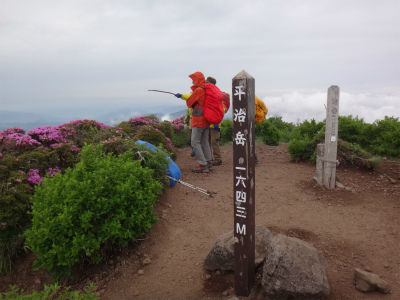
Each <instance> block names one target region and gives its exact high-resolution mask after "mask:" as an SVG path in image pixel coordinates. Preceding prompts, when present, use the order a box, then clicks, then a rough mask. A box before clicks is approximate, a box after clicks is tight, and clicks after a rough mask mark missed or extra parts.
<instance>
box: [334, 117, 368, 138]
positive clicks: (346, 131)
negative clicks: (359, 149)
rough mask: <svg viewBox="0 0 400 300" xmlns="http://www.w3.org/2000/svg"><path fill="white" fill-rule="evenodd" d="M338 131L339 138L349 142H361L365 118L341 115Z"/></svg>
mask: <svg viewBox="0 0 400 300" xmlns="http://www.w3.org/2000/svg"><path fill="white" fill-rule="evenodd" d="M338 119H339V123H338V133H339V138H340V139H342V140H344V141H347V142H349V143H356V144H360V141H361V136H362V132H363V127H364V124H365V123H364V120H363V119H358V117H355V118H353V116H351V115H350V116H347V117H344V116H339V118H338Z"/></svg>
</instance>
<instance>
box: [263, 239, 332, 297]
mask: <svg viewBox="0 0 400 300" xmlns="http://www.w3.org/2000/svg"><path fill="white" fill-rule="evenodd" d="M261 283H262V286H263V289H264V292H265V293H266V295H268V296H269V297H271V299H284V300H286V299H296V300H297V299H298V300H301V299H307V300H311V299H319V298H321V297H324V296H327V295H329V292H330V286H329V282H328V271H327V262H326V259H325V257H324V256H323V254H322V253H321V252H320V251H318V250H317V249H315V248H314V247H312V246H311V245H310V244H308V243H306V242H304V241H302V240H299V239H296V238H292V237H287V236H285V235H281V234H278V235H276V236H274V237H272V238H271V243H270V244H269V245H268V247H267V257H266V260H265V262H264V267H263V278H262V282H261Z"/></svg>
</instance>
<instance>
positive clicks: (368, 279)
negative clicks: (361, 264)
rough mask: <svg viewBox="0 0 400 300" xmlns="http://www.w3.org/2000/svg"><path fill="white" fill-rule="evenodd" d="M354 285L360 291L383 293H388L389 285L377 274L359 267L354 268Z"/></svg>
mask: <svg viewBox="0 0 400 300" xmlns="http://www.w3.org/2000/svg"><path fill="white" fill-rule="evenodd" d="M354 285H355V286H356V289H357V290H359V291H360V292H363V293H367V292H372V291H375V290H377V291H379V292H381V293H384V294H389V293H390V288H389V285H388V284H387V283H386V281H384V280H383V279H381V278H380V277H379V276H378V275H376V274H374V273H370V272H367V271H363V270H361V269H359V268H355V269H354Z"/></svg>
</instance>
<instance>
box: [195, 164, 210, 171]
mask: <svg viewBox="0 0 400 300" xmlns="http://www.w3.org/2000/svg"><path fill="white" fill-rule="evenodd" d="M192 172H194V173H208V172H209V169H208V165H205V166H201V165H199V166H198V167H196V168H194V169H192Z"/></svg>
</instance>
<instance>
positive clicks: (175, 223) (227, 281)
mask: <svg viewBox="0 0 400 300" xmlns="http://www.w3.org/2000/svg"><path fill="white" fill-rule="evenodd" d="M286 147H287V145H281V146H278V147H270V146H265V145H263V144H257V145H256V153H257V156H258V158H259V160H260V162H259V164H258V165H257V166H256V224H257V225H264V226H266V227H267V228H269V229H270V230H271V231H272V232H274V233H283V234H286V235H289V236H293V237H297V238H300V239H302V240H304V241H306V242H308V243H310V244H312V245H314V246H315V247H316V248H317V249H319V250H320V251H322V252H323V253H324V254H325V257H326V259H327V261H328V265H329V282H330V285H331V295H330V296H329V297H328V298H327V299H329V300H333V299H386V300H389V299H390V300H392V299H393V300H394V299H396V300H397V299H400V239H399V234H400V217H399V215H400V181H398V177H399V176H400V162H392V161H384V162H383V164H382V166H381V167H380V168H379V169H378V170H376V171H375V172H368V171H362V170H359V169H357V168H355V167H353V166H343V165H340V166H338V168H337V175H338V178H339V180H340V182H341V183H342V184H344V185H345V186H346V187H348V188H349V190H345V189H334V190H326V189H324V188H322V187H320V186H318V185H317V184H316V183H315V181H314V179H313V177H314V175H315V165H313V164H308V163H292V162H290V156H289V154H288V153H287V152H286ZM221 152H222V157H223V164H222V165H221V166H216V167H214V170H213V171H212V172H211V173H209V174H194V173H192V172H191V171H190V170H191V168H192V167H193V166H195V164H196V162H195V160H194V158H192V157H190V150H189V148H186V149H180V150H178V159H177V161H176V162H177V164H178V166H179V167H180V169H181V171H182V180H183V181H185V182H188V183H191V184H193V185H196V186H199V187H201V188H204V189H207V190H210V191H213V192H215V194H214V195H215V197H214V198H209V197H207V196H206V195H205V194H202V193H199V192H197V191H195V190H193V189H190V188H188V187H186V186H184V185H180V184H177V185H176V186H174V187H173V188H171V189H170V190H169V191H168V192H167V193H166V194H165V195H163V196H162V197H161V199H160V201H159V203H158V204H157V207H156V212H157V215H158V216H159V218H160V221H159V222H158V223H157V224H156V225H155V226H154V228H153V230H152V232H151V233H150V234H149V235H148V236H146V237H145V238H144V239H143V240H142V241H138V242H135V243H134V244H132V245H131V246H130V247H128V248H125V249H122V250H120V251H115V253H114V254H113V255H112V256H111V257H110V258H109V259H108V260H107V262H106V263H103V264H101V265H99V266H95V267H90V266H85V267H84V269H83V270H81V271H79V273H78V274H77V277H76V279H75V280H73V281H70V282H68V285H72V289H78V288H82V286H84V285H85V284H88V283H95V284H96V285H97V286H98V290H97V292H98V293H99V294H100V295H101V297H100V299H102V300H108V299H110V300H111V299H112V300H114V299H119V300H120V299H171V300H172V299H174V300H176V299H229V298H230V297H231V296H232V295H234V293H233V286H234V282H233V273H230V272H228V273H226V274H218V273H216V272H207V271H205V270H203V268H202V264H203V261H204V259H205V257H206V255H207V254H208V252H209V251H210V249H211V247H212V245H213V243H214V241H215V239H216V238H217V237H218V236H219V235H221V234H224V233H226V232H228V231H230V230H232V229H233V192H232V186H233V175H232V174H233V168H232V147H231V146H223V147H221ZM385 175H386V176H389V177H390V178H394V179H396V180H397V183H396V184H393V183H391V182H390V181H389V180H388V179H387V177H386V176H385ZM145 259H147V261H148V262H150V263H149V264H147V265H143V264H142V262H143V260H145ZM30 263H31V259H30V258H29V257H27V258H26V259H25V261H22V262H20V263H19V264H18V265H17V267H16V271H15V272H14V273H13V275H12V276H11V278H2V280H4V282H3V283H4V284H7V283H10V282H13V283H14V284H15V283H18V282H19V283H21V284H22V282H25V283H24V285H25V289H26V290H29V289H32V287H36V288H40V287H41V286H43V284H45V283H47V282H48V277H46V275H44V273H43V272H42V271H38V272H32V271H30V268H29V264H30ZM356 267H357V268H363V269H369V270H371V271H372V272H374V273H376V274H378V275H379V276H380V277H381V278H382V279H384V280H386V281H387V282H388V283H389V284H390V286H391V288H392V293H391V294H388V295H383V294H380V293H369V294H363V293H361V292H358V291H357V290H356V289H355V287H354V285H353V272H354V268H356ZM207 274H210V275H211V279H206V278H205V275H207ZM24 280H25V281H24ZM38 280H39V281H38ZM0 288H2V289H3V287H2V286H0ZM239 298H240V299H250V298H251V297H248V298H245V297H239Z"/></svg>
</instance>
